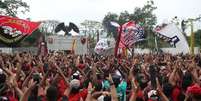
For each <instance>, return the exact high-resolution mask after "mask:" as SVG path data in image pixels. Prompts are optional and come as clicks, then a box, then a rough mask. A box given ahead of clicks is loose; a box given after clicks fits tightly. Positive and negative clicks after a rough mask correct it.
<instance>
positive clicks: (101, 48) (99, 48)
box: [94, 39, 110, 54]
mask: <svg viewBox="0 0 201 101" xmlns="http://www.w3.org/2000/svg"><path fill="white" fill-rule="evenodd" d="M109 48H110V45H109V44H108V40H107V39H100V40H99V41H98V43H97V44H96V46H95V49H94V51H95V52H96V53H97V54H104V53H105V52H106V51H107V50H108V49H109Z"/></svg>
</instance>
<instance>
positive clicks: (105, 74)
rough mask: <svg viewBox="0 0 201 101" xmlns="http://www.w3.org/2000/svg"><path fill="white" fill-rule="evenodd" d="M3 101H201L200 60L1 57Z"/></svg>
mask: <svg viewBox="0 0 201 101" xmlns="http://www.w3.org/2000/svg"><path fill="white" fill-rule="evenodd" d="M0 101H201V56H200V55H184V54H178V55H171V54H166V53H161V54H141V55H140V54H134V56H131V57H125V56H120V55H119V56H118V57H114V56H113V55H111V56H98V55H75V54H64V53H62V52H57V53H49V54H47V55H46V56H41V55H33V54H31V53H29V52H22V53H16V54H6V53H0Z"/></svg>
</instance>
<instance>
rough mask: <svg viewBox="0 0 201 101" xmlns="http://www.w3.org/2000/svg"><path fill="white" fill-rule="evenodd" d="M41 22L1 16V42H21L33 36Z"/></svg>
mask: <svg viewBox="0 0 201 101" xmlns="http://www.w3.org/2000/svg"><path fill="white" fill-rule="evenodd" d="M39 25H40V22H31V21H28V20H23V19H19V18H14V17H9V16H2V15H0V40H1V41H3V42H4V43H7V44H12V43H15V42H19V41H20V40H22V39H23V38H24V37H26V36H29V35H31V34H32V32H33V31H34V30H36V29H37V28H38V27H39Z"/></svg>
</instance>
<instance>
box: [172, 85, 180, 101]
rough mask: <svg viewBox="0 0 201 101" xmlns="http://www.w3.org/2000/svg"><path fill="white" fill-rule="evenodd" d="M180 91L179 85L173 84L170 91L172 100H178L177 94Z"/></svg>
mask: <svg viewBox="0 0 201 101" xmlns="http://www.w3.org/2000/svg"><path fill="white" fill-rule="evenodd" d="M180 93H181V90H180V89H179V87H177V86H175V87H174V89H173V91H172V95H171V96H172V99H173V101H178V96H179V94H180Z"/></svg>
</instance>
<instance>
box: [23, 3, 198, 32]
mask: <svg viewBox="0 0 201 101" xmlns="http://www.w3.org/2000/svg"><path fill="white" fill-rule="evenodd" d="M23 1H26V2H27V3H28V4H29V5H30V12H29V13H27V14H26V15H23V16H21V17H22V18H28V17H29V18H31V20H33V21H38V20H50V19H52V20H59V21H63V22H70V21H71V22H74V23H76V24H79V23H81V22H83V21H84V20H86V19H87V20H96V21H100V22H101V21H102V19H103V18H104V16H105V15H106V14H107V12H114V13H117V14H119V13H120V12H122V11H125V10H127V11H129V12H130V13H131V12H133V11H134V8H135V7H142V6H143V5H144V4H145V2H146V1H147V0H23ZM154 2H155V5H156V6H157V10H156V11H155V12H154V13H155V14H156V16H157V18H158V23H161V22H163V21H165V20H170V19H171V18H173V17H174V16H178V18H179V19H187V18H189V17H193V18H194V17H198V16H199V15H201V0H154ZM197 25H199V28H201V25H200V24H197Z"/></svg>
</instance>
